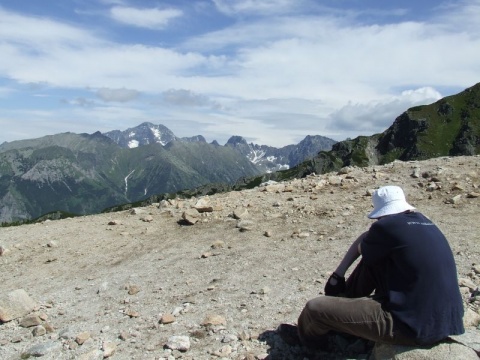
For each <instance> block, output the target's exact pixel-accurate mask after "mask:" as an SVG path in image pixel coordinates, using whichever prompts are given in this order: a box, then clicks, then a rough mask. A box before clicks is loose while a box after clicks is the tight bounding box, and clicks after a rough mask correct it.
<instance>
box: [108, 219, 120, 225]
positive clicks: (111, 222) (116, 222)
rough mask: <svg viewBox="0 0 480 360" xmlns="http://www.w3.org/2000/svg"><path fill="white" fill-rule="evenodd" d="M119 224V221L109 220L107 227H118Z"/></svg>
mask: <svg viewBox="0 0 480 360" xmlns="http://www.w3.org/2000/svg"><path fill="white" fill-rule="evenodd" d="M119 224H120V221H119V220H110V221H109V222H108V225H119Z"/></svg>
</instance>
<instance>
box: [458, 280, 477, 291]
mask: <svg viewBox="0 0 480 360" xmlns="http://www.w3.org/2000/svg"><path fill="white" fill-rule="evenodd" d="M458 285H459V286H461V287H462V286H466V287H468V288H469V289H470V291H474V290H475V289H477V285H475V283H474V282H473V281H472V280H470V279H467V278H460V279H458Z"/></svg>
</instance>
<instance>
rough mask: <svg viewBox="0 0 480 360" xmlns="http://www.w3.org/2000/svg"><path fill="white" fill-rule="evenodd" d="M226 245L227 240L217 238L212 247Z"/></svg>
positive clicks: (216, 247) (217, 247)
mask: <svg viewBox="0 0 480 360" xmlns="http://www.w3.org/2000/svg"><path fill="white" fill-rule="evenodd" d="M224 246H225V242H224V241H222V240H216V241H215V242H214V243H213V244H212V245H211V246H210V247H211V248H212V249H221V248H223V247H224Z"/></svg>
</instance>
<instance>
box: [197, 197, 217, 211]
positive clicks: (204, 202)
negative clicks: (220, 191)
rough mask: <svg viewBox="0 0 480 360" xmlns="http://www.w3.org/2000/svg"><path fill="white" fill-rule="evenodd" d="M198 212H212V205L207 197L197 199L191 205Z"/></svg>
mask: <svg viewBox="0 0 480 360" xmlns="http://www.w3.org/2000/svg"><path fill="white" fill-rule="evenodd" d="M193 207H194V208H195V209H196V210H197V211H198V212H199V213H204V212H212V211H213V206H212V205H211V204H210V200H209V199H208V198H202V199H199V200H198V201H197V202H196V203H195V205H194V206H193Z"/></svg>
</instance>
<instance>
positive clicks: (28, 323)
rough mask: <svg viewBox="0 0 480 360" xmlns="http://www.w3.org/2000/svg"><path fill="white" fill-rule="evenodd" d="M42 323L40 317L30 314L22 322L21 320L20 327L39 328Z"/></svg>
mask: <svg viewBox="0 0 480 360" xmlns="http://www.w3.org/2000/svg"><path fill="white" fill-rule="evenodd" d="M41 323H42V319H40V318H39V317H38V315H34V314H30V315H27V316H25V317H24V318H23V319H22V320H20V324H19V325H20V326H21V327H24V328H28V327H32V326H37V325H40V324H41Z"/></svg>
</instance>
